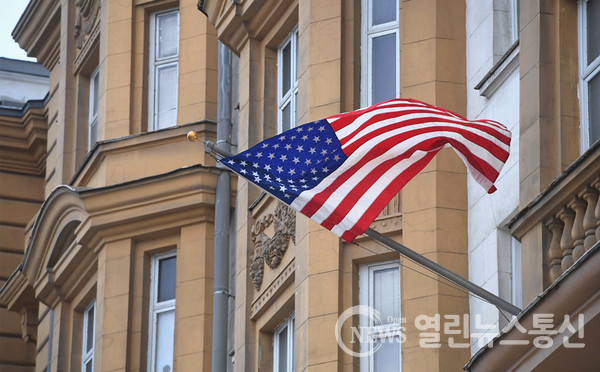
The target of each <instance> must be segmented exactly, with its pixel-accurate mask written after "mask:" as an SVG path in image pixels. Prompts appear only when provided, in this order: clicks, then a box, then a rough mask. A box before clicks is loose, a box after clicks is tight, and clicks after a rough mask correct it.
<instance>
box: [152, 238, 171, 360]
mask: <svg viewBox="0 0 600 372" xmlns="http://www.w3.org/2000/svg"><path fill="white" fill-rule="evenodd" d="M171 257H175V259H177V251H176V250H172V251H169V252H165V253H159V254H155V255H153V256H152V257H151V262H150V301H149V306H148V307H149V308H148V318H149V321H150V324H149V327H148V368H147V370H148V371H154V365H155V363H156V346H157V342H156V341H157V331H158V327H157V325H158V323H157V321H158V314H161V313H164V312H167V311H175V305H176V303H175V301H176V298H173V299H172V300H167V301H162V302H160V303H159V302H158V284H159V283H158V282H159V280H158V279H159V277H160V265H159V263H160V261H161V260H163V259H166V258H171ZM175 280H176V281H177V276H176V277H175ZM173 343H175V339H174V335H173ZM173 359H175V358H173Z"/></svg>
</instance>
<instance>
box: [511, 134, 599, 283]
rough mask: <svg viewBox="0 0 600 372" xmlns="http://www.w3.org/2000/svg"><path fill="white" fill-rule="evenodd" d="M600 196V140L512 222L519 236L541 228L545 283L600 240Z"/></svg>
mask: <svg viewBox="0 0 600 372" xmlns="http://www.w3.org/2000/svg"><path fill="white" fill-rule="evenodd" d="M599 195H600V142H598V143H596V144H595V145H594V146H593V147H592V148H590V149H589V150H588V151H587V152H586V153H584V154H583V155H581V156H580V157H579V158H578V159H577V161H575V162H574V163H573V164H572V165H570V166H569V167H568V168H567V169H566V170H565V171H564V172H563V173H562V174H561V175H560V176H559V177H558V178H556V180H554V182H552V184H550V185H549V186H548V187H547V188H546V189H545V190H544V191H542V193H541V194H540V195H539V196H538V197H537V198H536V199H535V200H533V201H532V202H531V203H530V204H529V205H528V206H527V207H525V208H524V209H523V210H522V211H521V212H520V213H519V214H518V215H517V216H516V217H515V218H514V219H513V220H512V221H511V222H510V223H509V226H510V227H511V230H512V232H513V234H514V235H515V236H516V237H517V238H519V239H521V238H522V237H523V236H525V235H526V234H528V233H530V232H531V231H532V230H534V229H536V227H537V228H539V227H541V229H542V232H543V233H542V236H543V238H542V242H543V260H544V262H543V263H542V264H543V267H544V269H543V271H544V273H543V274H544V278H545V282H546V283H545V284H546V285H545V286H547V285H549V284H550V283H552V282H554V281H555V280H556V279H557V278H558V277H559V276H560V275H561V274H562V273H563V272H565V271H566V270H567V269H568V268H569V267H570V266H571V265H573V263H574V262H575V261H577V260H578V259H579V258H580V257H581V256H582V255H583V254H584V253H585V252H586V251H587V250H588V249H590V248H591V247H592V246H593V245H594V244H595V243H596V242H598V241H599V240H600V198H599ZM540 224H541V225H542V226H540Z"/></svg>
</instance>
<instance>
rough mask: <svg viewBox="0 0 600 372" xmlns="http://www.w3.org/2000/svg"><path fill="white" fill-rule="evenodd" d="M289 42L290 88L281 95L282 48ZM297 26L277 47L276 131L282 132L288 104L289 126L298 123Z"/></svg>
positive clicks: (294, 125)
mask: <svg viewBox="0 0 600 372" xmlns="http://www.w3.org/2000/svg"><path fill="white" fill-rule="evenodd" d="M288 44H290V51H291V54H290V59H291V60H290V75H291V76H290V78H291V79H290V80H291V82H292V84H291V85H290V90H288V91H287V92H285V94H284V95H283V96H282V95H281V93H282V92H281V89H282V85H283V79H282V78H283V49H284V48H285V47H286V46H287V45H288ZM297 97H298V26H296V27H294V29H293V30H292V32H290V34H289V35H288V36H287V37H286V38H285V40H284V41H283V43H281V45H280V46H279V48H277V133H278V134H279V133H282V132H283V109H284V107H285V106H287V105H288V104H289V105H290V112H291V118H290V128H289V129H292V128H295V127H296V125H297V124H298V123H297V121H298V117H297V116H298V108H297V107H296V106H297Z"/></svg>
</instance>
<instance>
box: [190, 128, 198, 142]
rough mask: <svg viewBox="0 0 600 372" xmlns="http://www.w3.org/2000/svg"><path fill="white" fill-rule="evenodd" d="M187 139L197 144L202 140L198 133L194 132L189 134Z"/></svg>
mask: <svg viewBox="0 0 600 372" xmlns="http://www.w3.org/2000/svg"><path fill="white" fill-rule="evenodd" d="M187 139H188V141H190V142H197V141H199V140H200V138H198V133H196V132H194V131H193V130H191V131H189V132H188V134H187Z"/></svg>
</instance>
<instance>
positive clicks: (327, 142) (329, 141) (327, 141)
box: [325, 138, 333, 145]
mask: <svg viewBox="0 0 600 372" xmlns="http://www.w3.org/2000/svg"><path fill="white" fill-rule="evenodd" d="M332 142H333V141H332V140H331V138H327V139H326V140H325V143H326V144H328V145H331V143H332Z"/></svg>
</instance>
